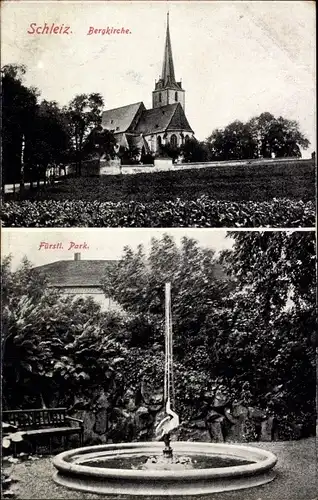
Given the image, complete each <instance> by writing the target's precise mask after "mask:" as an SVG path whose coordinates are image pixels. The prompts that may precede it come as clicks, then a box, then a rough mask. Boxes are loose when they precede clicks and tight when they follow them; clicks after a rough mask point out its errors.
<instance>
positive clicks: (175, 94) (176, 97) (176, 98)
mask: <svg viewBox="0 0 318 500" xmlns="http://www.w3.org/2000/svg"><path fill="white" fill-rule="evenodd" d="M174 100H175V101H176V102H178V92H175V93H174Z"/></svg>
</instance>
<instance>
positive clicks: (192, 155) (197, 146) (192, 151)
mask: <svg viewBox="0 0 318 500" xmlns="http://www.w3.org/2000/svg"><path fill="white" fill-rule="evenodd" d="M181 152H182V155H183V158H184V161H185V162H186V163H188V162H202V161H209V159H210V152H209V149H208V146H207V145H206V143H205V142H200V141H197V140H196V139H195V138H191V139H189V140H187V141H185V143H184V144H183V146H182V148H181Z"/></svg>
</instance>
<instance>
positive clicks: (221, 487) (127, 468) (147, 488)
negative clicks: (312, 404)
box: [53, 441, 277, 496]
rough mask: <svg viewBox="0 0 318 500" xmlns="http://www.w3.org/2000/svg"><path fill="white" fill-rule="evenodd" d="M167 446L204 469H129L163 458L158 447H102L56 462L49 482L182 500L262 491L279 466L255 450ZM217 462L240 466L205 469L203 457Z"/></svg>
mask: <svg viewBox="0 0 318 500" xmlns="http://www.w3.org/2000/svg"><path fill="white" fill-rule="evenodd" d="M171 446H172V448H173V452H174V454H175V455H176V456H185V455H186V456H187V457H190V458H191V457H200V458H202V463H203V465H200V468H197V469H188V468H186V469H185V470H155V469H154V470H151V469H149V468H148V469H147V470H136V469H131V466H132V464H133V463H134V461H135V460H136V459H137V460H139V459H141V457H146V458H147V457H152V456H158V457H159V456H161V455H162V443H161V442H144V443H120V444H105V445H98V446H87V447H83V448H76V449H74V450H70V451H65V452H63V453H60V454H59V455H57V456H56V457H54V459H53V465H54V466H55V468H56V469H57V472H56V473H55V474H54V478H53V479H54V481H55V482H56V483H57V484H60V485H62V486H66V487H68V488H72V489H76V490H80V491H86V492H91V493H97V494H101V495H111V494H114V495H115V494H116V495H118V494H122V495H136V496H141V495H143V496H147V495H148V496H165V495H167V496H172V495H182V496H184V495H203V494H210V493H217V492H222V491H231V490H238V489H243V488H250V487H253V486H260V485H262V484H265V483H268V482H270V481H272V480H273V479H274V477H275V474H274V472H273V470H272V469H273V467H274V466H275V464H276V462H277V458H276V456H275V455H274V454H273V453H270V452H268V451H265V450H262V449H259V448H254V447H251V446H243V445H235V444H222V443H200V442H183V441H177V442H173V443H171ZM217 457H219V458H220V459H221V462H222V460H223V459H224V460H226V459H230V462H231V461H232V460H234V461H235V462H236V463H238V465H234V466H231V465H230V466H226V467H222V466H221V467H214V468H211V467H210V468H209V467H205V466H204V459H205V458H206V462H207V463H209V461H210V460H211V459H214V458H217ZM114 459H115V461H116V460H120V463H121V466H120V468H116V467H114V464H113V463H112V462H113V461H114ZM108 461H109V464H111V466H109V467H108V466H107V462H108ZM246 462H249V463H246ZM94 463H95V464H96V466H94ZM101 463H102V464H103V465H102V466H101ZM240 463H243V465H240ZM88 464H89V465H88ZM104 465H105V466H104Z"/></svg>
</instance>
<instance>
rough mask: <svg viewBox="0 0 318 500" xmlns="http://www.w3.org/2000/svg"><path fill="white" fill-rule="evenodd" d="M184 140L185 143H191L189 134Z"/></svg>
mask: <svg viewBox="0 0 318 500" xmlns="http://www.w3.org/2000/svg"><path fill="white" fill-rule="evenodd" d="M184 140H185V142H189V140H190V137H189V136H188V134H187V135H186V136H185V138H184Z"/></svg>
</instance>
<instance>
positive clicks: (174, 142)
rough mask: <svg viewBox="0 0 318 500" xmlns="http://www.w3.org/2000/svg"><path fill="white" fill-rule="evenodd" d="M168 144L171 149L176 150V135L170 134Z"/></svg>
mask: <svg viewBox="0 0 318 500" xmlns="http://www.w3.org/2000/svg"><path fill="white" fill-rule="evenodd" d="M170 144H171V146H172V147H173V148H176V147H177V136H176V134H172V136H171V137H170Z"/></svg>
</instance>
